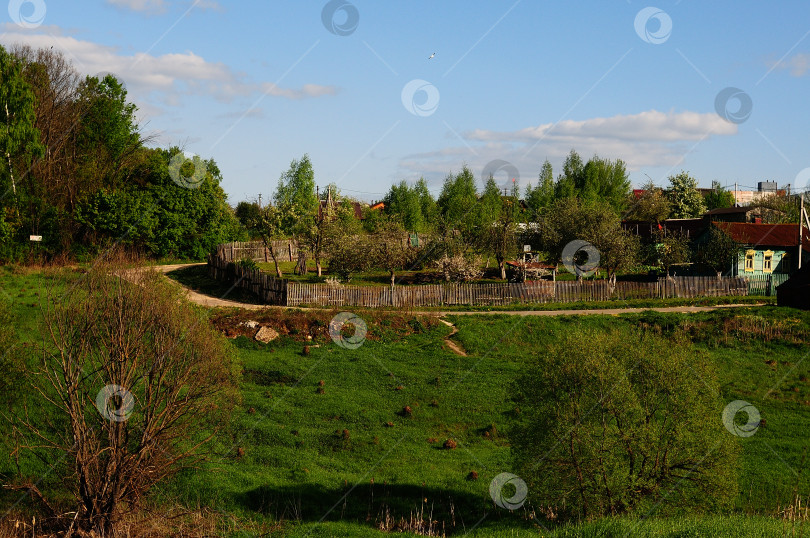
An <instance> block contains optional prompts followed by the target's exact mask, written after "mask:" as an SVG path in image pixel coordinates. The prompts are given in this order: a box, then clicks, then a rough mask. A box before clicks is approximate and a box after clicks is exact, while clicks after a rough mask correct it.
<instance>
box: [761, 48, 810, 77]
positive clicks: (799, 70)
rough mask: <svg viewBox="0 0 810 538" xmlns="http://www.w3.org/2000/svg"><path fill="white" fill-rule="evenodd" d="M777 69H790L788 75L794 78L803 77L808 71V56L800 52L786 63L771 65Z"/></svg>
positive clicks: (809, 63) (809, 57)
mask: <svg viewBox="0 0 810 538" xmlns="http://www.w3.org/2000/svg"><path fill="white" fill-rule="evenodd" d="M771 67H775V68H777V69H790V74H791V75H792V76H794V77H803V76H804V75H806V74H807V72H808V71H810V54H808V53H805V52H800V53H798V54H796V55H795V56H792V57H791V58H789V59H788V60H786V61H783V62H780V63H778V64H771Z"/></svg>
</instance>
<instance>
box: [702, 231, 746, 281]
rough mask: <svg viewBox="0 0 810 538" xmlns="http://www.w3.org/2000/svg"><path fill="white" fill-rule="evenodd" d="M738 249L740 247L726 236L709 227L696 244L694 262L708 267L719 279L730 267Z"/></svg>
mask: <svg viewBox="0 0 810 538" xmlns="http://www.w3.org/2000/svg"><path fill="white" fill-rule="evenodd" d="M739 248H740V245H738V244H737V242H736V241H734V240H733V239H732V238H731V237H729V236H728V234H726V233H725V232H723V231H722V230H720V229H719V228H717V227H716V226H711V227H710V228H709V231H708V232H707V233H706V235H705V236H704V237H703V238H701V241H700V242H699V243H698V246H697V249H696V250H697V251H696V253H695V261H696V262H698V263H701V264H703V265H706V266H707V267H710V268H711V269H712V270H714V271H715V272H716V273H717V276H718V277H719V276H721V274H722V273H723V271H726V270H727V269H729V268H730V267H731V264H732V263H733V261H734V259H735V258H736V257H737V253H738V251H739Z"/></svg>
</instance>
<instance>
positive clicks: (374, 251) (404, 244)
mask: <svg viewBox="0 0 810 538" xmlns="http://www.w3.org/2000/svg"><path fill="white" fill-rule="evenodd" d="M370 244H371V248H370V249H369V254H370V257H371V260H372V261H371V264H372V266H374V267H379V268H380V269H385V270H386V271H388V273H389V275H390V277H391V285H392V286H393V285H394V282H395V278H396V272H397V271H401V270H403V269H409V268H410V267H411V266H412V265H413V263H414V261H415V260H416V255H417V251H416V249H415V248H412V247H411V246H410V245H409V244H408V234H407V232H406V231H405V229H404V228H403V227H402V225H401V224H399V223H398V222H396V221H393V220H389V221H388V222H386V223H384V224H383V225H382V227H381V228H380V229H379V230H378V231H376V232H375V233H374V234H373V235H372V236H371V238H370Z"/></svg>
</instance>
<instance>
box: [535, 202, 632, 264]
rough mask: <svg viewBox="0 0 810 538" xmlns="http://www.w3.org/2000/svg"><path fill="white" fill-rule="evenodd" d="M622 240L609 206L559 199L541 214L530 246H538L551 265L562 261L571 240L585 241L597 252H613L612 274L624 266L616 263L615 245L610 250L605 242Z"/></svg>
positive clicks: (616, 219) (609, 246)
mask: <svg viewBox="0 0 810 538" xmlns="http://www.w3.org/2000/svg"><path fill="white" fill-rule="evenodd" d="M612 236H616V237H612ZM624 237H625V236H624V234H623V233H622V231H621V225H620V222H619V218H618V217H617V216H616V213H614V211H613V209H612V208H611V207H610V206H609V205H607V204H605V203H600V202H598V201H583V200H580V199H578V198H563V199H561V200H558V201H556V202H554V203H553V204H552V205H551V206H549V207H548V208H546V210H545V211H544V212H543V215H542V219H541V221H540V226H539V228H538V230H537V232H536V235H535V237H533V238H531V242H532V244H539V245H540V246H541V248H542V250H544V251H545V252H546V253H547V254H548V255H549V258H550V261H551V262H552V263H554V264H557V263H559V262H560V261H561V260H562V253H563V250H564V249H565V247H566V246H567V245H568V244H569V243H571V242H572V241H574V240H582V241H588V242H590V243H592V244H593V245H594V246H595V247H596V249H597V250H600V247H601V248H604V249H605V250H606V252H607V250H608V249H609V248H613V249H617V250H616V252H617V253H616V255H615V259H616V262H615V270H619V269H621V268H623V267H625V266H626V265H627V264H626V263H624V262H621V263H619V261H618V260H619V259H620V257H619V255H618V251H619V250H621V249H620V248H619V247H618V245H617V246H611V245H610V244H609V241H611V240H615V241H617V242H619V241H621V240H623V239H624ZM622 248H624V247H622ZM621 259H624V258H621ZM589 261H591V260H589ZM600 263H601V254H600ZM577 278H578V279H579V278H580V275H577Z"/></svg>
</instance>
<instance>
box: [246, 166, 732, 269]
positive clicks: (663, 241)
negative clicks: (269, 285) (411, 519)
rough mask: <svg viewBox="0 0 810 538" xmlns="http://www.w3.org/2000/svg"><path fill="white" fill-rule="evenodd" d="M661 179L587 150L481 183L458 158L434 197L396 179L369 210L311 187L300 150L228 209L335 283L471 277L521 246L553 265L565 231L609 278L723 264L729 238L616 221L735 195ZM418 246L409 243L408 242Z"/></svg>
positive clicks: (685, 178) (727, 200)
mask: <svg viewBox="0 0 810 538" xmlns="http://www.w3.org/2000/svg"><path fill="white" fill-rule="evenodd" d="M669 183H670V186H669V188H668V189H667V190H664V189H662V188H660V187H657V186H655V185H654V184H653V183H652V182H650V183H648V184H647V185H645V186H644V188H643V189H642V192H641V195H640V196H636V195H635V194H634V193H633V191H632V189H631V184H630V180H629V178H628V174H627V170H626V165H625V163H624V162H623V161H621V160H609V159H603V158H600V157H598V156H594V157H592V158H591V159H589V160H588V161H587V162H585V161H583V159H582V158H581V157H580V156H579V154H578V153H577V152H576V151H575V150H571V152H570V153H569V155H568V156H567V157H566V159H565V161H564V163H563V166H562V171H561V172H560V174H559V175H558V176H557V177H556V178H555V177H554V170H553V168H552V165H551V163H550V162H548V161H545V162H544V163H543V165H542V167H541V170H540V174H539V176H538V181H537V183H536V184H529V185H527V186H526V187H525V190H524V193H523V196H521V193H520V191H519V188H518V186H517V185H516V184H514V183H513V184H511V185H506V186H501V185H499V184H498V183H497V182H496V180H495V179H494V177H492V176H490V177H489V178H485V181H484V184H483V189H482V190H479V189H478V185H477V182H476V178H475V176H474V174H473V173H472V171H471V170H470V169H469V168H468V167H467V166H463V167H462V169H461V171H460V172H458V173H450V174H448V175H447V176H446V178H445V180H444V183H443V185H442V188H441V191H440V193H439V195H438V197H434V196H433V194H432V193H431V192H430V190H429V188H428V185H427V182H426V181H425V179H424V178H420V179H419V180H418V181H416V182H415V183H413V184H409V183H408V182H406V181H400V182H399V183H396V184H394V185H392V186H391V187H390V189H389V190H388V192H387V193H386V195H385V197H384V198H383V200H382V202H383V203H384V208H383V209H381V210H380V209H377V210H375V209H371V208H370V207H368V206H367V205H366V206H365V207H362V204H360V203H359V202H358V201H357V200H354V199H352V198H350V197H346V196H343V195H342V194H341V193H340V192H339V189H337V187H336V186H335V185H333V184H330V185H328V186H327V187H326V188H325V189H323V191H322V192H321V191H319V190H317V187H316V182H315V172H314V170H313V167H312V163H311V161H310V159H309V156H308V155H304V156H303V157H302V158H301V159H300V160H294V161H292V163H291V164H290V167H289V169H288V170H286V171H285V172H284V173H282V174H281V177H280V179H279V182H278V185H277V187H276V191H275V194H274V196H273V198H272V200H271V202H270V203H269V204H266V205H265V206H260V205H259V204H258V203H257V202H240V203H239V205H238V206H237V208H236V215H237V218H238V219H239V220H240V222H241V223H242V224H243V225H244V226H245V227H246V228H247V229H248V231H249V233H250V234H251V235H252V236H253V237H255V238H261V239H262V240H264V241H265V242H266V244H268V245H269V243H270V242H271V241H273V240H275V239H282V238H294V239H295V240H297V242H298V245H299V260H298V264H297V266H296V270H295V271H296V273H298V274H303V273H305V272H306V271H307V259H314V261H315V268H316V271H317V274H318V276H321V275H322V272H323V269H324V268H328V270H329V271H330V272H331V273H332V274H334V275H337V276H339V277H340V278H341V279H343V280H344V281H348V280H350V279H351V277H352V275H354V274H356V273H358V272H361V271H365V270H368V269H372V268H377V269H384V270H386V271H387V272H389V274H390V276H391V283H392V285H393V284H394V282H395V280H396V274H397V273H400V272H401V271H403V270H406V269H423V268H433V269H438V270H439V271H440V272H441V273H442V274H443V275H444V277H445V279H446V280H474V279H477V278H480V277H481V276H482V273H483V271H482V267H489V266H490V263H492V262H494V265H493V267H495V268H497V273H498V276H499V277H500V278H501V279H506V278H507V273H506V262H507V261H508V260H510V259H516V258H518V257H519V255H520V253H521V252H522V250H523V245H527V244H528V245H530V246H531V247H532V250H533V251H540V252H541V254H542V257H543V259H544V261H545V262H547V263H549V264H553V265H557V264H559V263H560V262H562V261H563V251H564V250H565V248H566V246H567V245H569V244H570V243H571V242H572V241H575V240H581V241H586V242H588V243H590V244H591V245H593V246H594V247H595V248H596V251H598V253H599V260H598V266H599V268H600V269H602V270H604V271H605V272H606V274H607V277H608V278H609V279H610V280H611V281H612V282H615V281H616V278H617V275H618V274H619V273H620V272H622V271H627V270H630V269H633V268H640V267H644V266H647V267H648V268H649V267H657V268H660V269H661V270H663V271H664V272H665V273H667V274H669V272H670V269H671V268H672V267H674V266H676V265H678V264H683V263H687V262H689V261H698V262H702V263H704V264H705V265H706V266H708V267H710V268H712V269H713V270H716V271H718V272H719V271H721V270H722V269H717V267H718V266H720V265H724V264H726V263H727V261H728V260H729V259H730V257H731V255H732V254H733V249H734V245H733V243H729V242H728V241H725V240H724V239H723V238H720V237H716V235H717V234H712V235H711V238H710V239H711V241H710V242H711V243H712V244H715V243H717V244H719V246H717V245H715V247H717V248H714V249H708V248H704V247H701V250H700V252H698V251H696V250H693V248H692V246H691V245H690V244H689V241H688V239H687V238H686V237H683V236H680V235H679V234H677V233H666V231H665V230H663V229H662V230H660V231H658V232H656V233H654V234H653V237H652V239H651V241H648V242H647V244H642V242H641V241H640V240H639V238H638V237H637V236H636V235H634V234H632V233H630V232H629V231H627V230H625V229H624V228H623V226H622V221H626V220H639V221H644V222H650V223H660V222H662V221H664V220H666V219H668V218H691V217H699V216H702V215H703V213H704V212H705V211H706V210H707V209H708V208H715V207H730V206H731V205H733V201H734V198H733V194H732V193H730V192H729V191H727V190H725V189H723V188H722V187H720V186H719V184H717V182H715V183H714V185H713V187H714V189H713V191H712V192H711V193H710V195H709V196H707V197H705V198H704V196H703V195H701V194H700V192H699V191H698V188H697V180H696V179H695V178H693V177H692V176H691V175H689V174H688V173H687V172H683V171H682V172H680V173H678V174H675V175H672V176H670V177H669ZM361 207H362V209H360V208H361ZM358 211H362V218H361V219H357V218H356V217H357V215H356V213H357V212H358ZM416 245H418V246H419V248H418V249H417V248H412V247H413V246H416ZM270 252H271V253H272V249H270ZM273 255H274V254H273ZM576 256H577V257H576V259H575V260H573V261H574V262H575V263H583V262H585V259H583V258H587V256H586V255H585V254H584V253H582V252H579V253H577V255H576ZM718 256H719V259H720V260H721V261H720V262H717V258H718ZM274 261H275V262H276V263H275V271H276V275H277V276H278V277H279V278H281V277H283V272H282V270H281V268H280V266H279V263H278V260H274ZM245 263H249V262H248V261H245ZM577 276H578V277H581V275H579V274H578V275H577Z"/></svg>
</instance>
